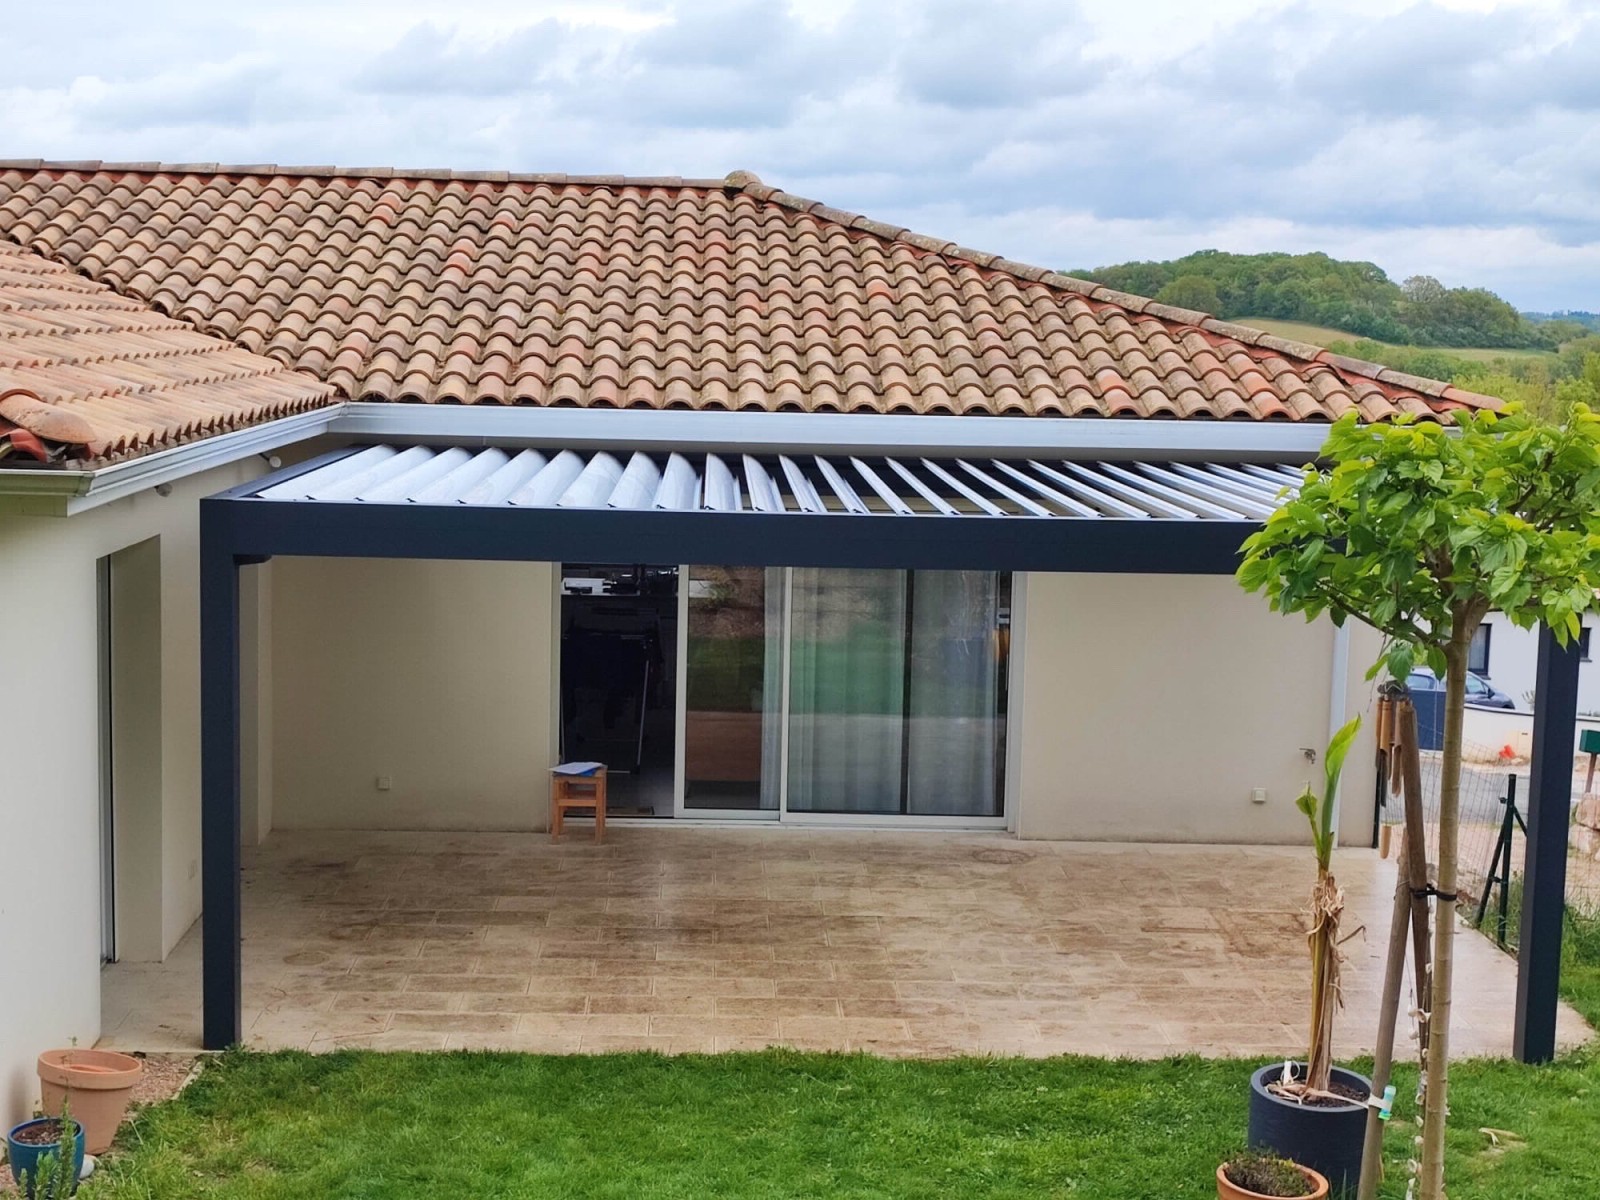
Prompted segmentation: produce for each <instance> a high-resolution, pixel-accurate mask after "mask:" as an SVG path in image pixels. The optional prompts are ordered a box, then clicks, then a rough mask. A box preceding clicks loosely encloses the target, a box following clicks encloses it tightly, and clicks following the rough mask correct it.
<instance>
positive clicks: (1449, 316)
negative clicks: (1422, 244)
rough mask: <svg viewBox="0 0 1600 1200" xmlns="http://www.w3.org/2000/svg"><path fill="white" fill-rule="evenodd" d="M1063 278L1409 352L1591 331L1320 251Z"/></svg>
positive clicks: (1542, 340)
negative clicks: (1324, 328)
mask: <svg viewBox="0 0 1600 1200" xmlns="http://www.w3.org/2000/svg"><path fill="white" fill-rule="evenodd" d="M1069 274H1072V275H1076V276H1078V277H1079V278H1081V279H1091V280H1094V281H1095V282H1096V283H1103V284H1105V285H1106V286H1107V287H1111V288H1116V289H1117V290H1118V291H1124V292H1132V293H1134V294H1136V295H1140V296H1153V297H1155V298H1156V299H1157V300H1160V301H1162V302H1163V303H1165V304H1173V305H1176V306H1178V307H1180V308H1197V309H1200V310H1202V311H1204V312H1208V313H1212V314H1214V315H1215V316H1219V317H1222V318H1224V319H1227V320H1236V319H1239V318H1242V317H1275V318H1277V319H1279V320H1284V321H1305V322H1308V323H1309V324H1313V325H1331V326H1333V327H1334V328H1335V329H1343V330H1347V331H1348V332H1350V333H1352V334H1355V335H1356V336H1358V337H1362V338H1372V339H1375V340H1377V341H1383V342H1398V343H1401V344H1404V345H1411V346H1473V347H1478V346H1487V347H1492V348H1497V349H1507V350H1512V349H1532V350H1554V349H1556V348H1557V347H1559V346H1560V345H1561V344H1562V343H1563V342H1567V341H1570V340H1571V339H1572V338H1573V337H1575V336H1579V335H1582V334H1583V333H1586V332H1589V329H1588V327H1587V326H1586V325H1585V324H1584V323H1583V322H1582V321H1581V320H1576V319H1574V318H1578V317H1581V316H1590V315H1592V314H1575V313H1559V314H1552V319H1550V320H1545V321H1531V320H1529V319H1528V318H1526V317H1524V316H1523V315H1522V314H1521V313H1519V312H1518V311H1517V310H1516V309H1515V308H1513V307H1512V306H1511V305H1510V304H1508V303H1507V302H1506V301H1504V300H1502V299H1501V298H1500V297H1499V296H1497V295H1495V294H1494V293H1493V292H1491V291H1489V290H1488V289H1486V288H1450V287H1445V286H1444V284H1442V283H1440V282H1439V281H1438V280H1437V279H1435V278H1433V277H1432V276H1431V275H1413V276H1412V277H1411V278H1409V279H1407V280H1405V282H1404V283H1395V282H1394V280H1392V279H1390V278H1389V277H1388V276H1387V275H1386V274H1384V272H1383V269H1382V268H1381V267H1378V266H1377V265H1375V264H1373V263H1369V262H1349V261H1345V260H1341V259H1336V258H1330V257H1329V256H1328V255H1326V254H1226V253H1224V252H1222V251H1220V250H1201V251H1199V252H1197V253H1195V254H1190V255H1187V256H1186V257H1184V258H1175V259H1171V260H1168V261H1166V262H1129V263H1119V264H1117V265H1116V266H1110V267H1099V268H1097V269H1095V270H1092V271H1072V272H1069Z"/></svg>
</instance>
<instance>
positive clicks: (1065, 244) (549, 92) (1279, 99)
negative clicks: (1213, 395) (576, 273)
mask: <svg viewBox="0 0 1600 1200" xmlns="http://www.w3.org/2000/svg"><path fill="white" fill-rule="evenodd" d="M11 8H12V11H11V12H10V13H9V14H8V17H7V31H6V34H7V50H8V53H7V55H6V59H7V63H6V73H5V76H4V77H3V78H0V130H3V131H4V133H3V136H0V143H3V144H0V155H5V156H10V157H35V156H36V157H43V158H57V159H77V158H97V159H105V160H122V159H134V160H151V159H154V160H160V161H167V162H188V161H206V162H236V163H257V162H276V163H283V164H305V163H333V164H339V165H345V166H363V165H388V166H411V167H419V166H423V167H437V166H446V167H456V168H461V169H468V168H479V169H495V170H526V171H567V172H570V173H583V172H621V173H626V174H672V175H686V176H721V175H724V174H726V173H727V172H728V171H730V170H733V169H736V168H743V169H747V170H753V171H755V172H756V173H757V174H759V175H760V176H761V177H762V179H763V180H765V181H766V182H768V183H774V184H777V185H779V186H781V187H783V188H785V189H786V190H788V191H791V192H796V193H799V194H801V195H805V196H812V197H815V198H817V199H821V200H824V201H826V202H827V203H829V204H832V205H834V206H836V207H839V208H846V209H854V210H857V211H864V212H867V213H868V214H870V215H872V216H875V217H879V218H881V219H884V220H889V221H894V222H897V223H899V224H904V225H908V226H910V227H911V228H913V229H916V230H918V231H921V232H926V233H932V234H937V235H939V236H941V237H948V238H951V239H953V240H956V241H959V242H962V243H964V244H966V245H970V246H975V247H979V248H981V249H984V250H992V251H996V252H1000V253H1004V254H1006V255H1008V256H1010V257H1012V258H1017V259H1021V260H1024V261H1028V262H1037V263H1043V264H1047V265H1051V266H1058V267H1079V266H1095V265H1100V264H1103V263H1109V262H1116V261H1120V260H1123V259H1127V258H1166V257H1170V256H1173V255H1177V254H1183V253H1187V252H1188V251H1191V250H1196V249H1200V248H1203V247H1217V248H1220V249H1225V250H1238V251H1258V250H1271V249H1282V250H1296V251H1299V250H1318V249H1320V250H1326V251H1328V252H1329V253H1331V254H1335V255H1338V256H1340V257H1349V258H1365V259H1370V260H1372V261H1374V262H1377V263H1378V264H1379V265H1381V266H1382V267H1384V268H1385V269H1386V270H1387V271H1388V272H1389V273H1390V275H1392V276H1394V277H1395V278H1402V277H1404V276H1406V275H1410V274H1415V273H1418V272H1423V273H1428V274H1433V275H1437V276H1438V277H1440V278H1441V279H1443V280H1444V281H1445V282H1446V283H1449V284H1452V285H1457V284H1467V285H1484V286H1489V287H1492V288H1494V289H1496V290H1497V291H1499V292H1501V293H1502V294H1503V295H1505V296H1506V297H1508V298H1509V299H1511V300H1512V301H1513V302H1515V303H1517V304H1518V305H1520V306H1522V307H1524V308H1541V309H1544V308H1588V309H1600V5H1596V4H1595V3H1593V0H1512V2H1495V0H1432V2H1430V3H1419V4H1407V3H1404V2H1403V0H1391V2H1389V3H1384V2H1382V0H1337V2H1335V0H1290V2H1275V0H1204V2H1203V3H1199V2H1196V0H1083V2H1081V3H1075V2H1074V0H855V2H852V0H802V2H799V3H792V4H791V3H786V0H607V2H598V0H597V2H569V3H540V2H539V0H256V2H255V3H250V4H242V5H241V4H227V3H218V2H217V0H205V2H196V0H144V2H142V3H137V4H130V3H126V2H125V0H102V2H100V3H96V4H86V3H82V2H81V0H55V2H53V3H31V4H26V5H24V4H21V3H17V4H13V5H12V6H11Z"/></svg>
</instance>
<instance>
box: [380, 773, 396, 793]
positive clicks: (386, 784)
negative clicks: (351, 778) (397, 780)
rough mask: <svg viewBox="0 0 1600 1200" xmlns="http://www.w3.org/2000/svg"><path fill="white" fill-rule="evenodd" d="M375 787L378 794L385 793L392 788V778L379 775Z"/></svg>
mask: <svg viewBox="0 0 1600 1200" xmlns="http://www.w3.org/2000/svg"><path fill="white" fill-rule="evenodd" d="M377 785H378V790H379V791H380V792H387V791H388V790H389V789H390V788H392V787H394V776H392V775H379V776H378V780H377Z"/></svg>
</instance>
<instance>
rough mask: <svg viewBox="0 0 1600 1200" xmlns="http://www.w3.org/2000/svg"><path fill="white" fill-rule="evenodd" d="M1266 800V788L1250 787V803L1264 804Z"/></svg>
mask: <svg viewBox="0 0 1600 1200" xmlns="http://www.w3.org/2000/svg"><path fill="white" fill-rule="evenodd" d="M1266 802H1267V789H1266V788H1251V789H1250V803H1251V804H1265V803H1266Z"/></svg>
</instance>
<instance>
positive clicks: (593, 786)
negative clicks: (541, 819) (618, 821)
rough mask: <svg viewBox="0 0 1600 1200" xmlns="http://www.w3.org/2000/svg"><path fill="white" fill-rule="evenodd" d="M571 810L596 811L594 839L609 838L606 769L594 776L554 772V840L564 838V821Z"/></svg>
mask: <svg viewBox="0 0 1600 1200" xmlns="http://www.w3.org/2000/svg"><path fill="white" fill-rule="evenodd" d="M569 808H592V809H594V840H595V841H597V842H598V841H602V840H603V839H604V838H605V835H606V769H605V768H604V767H601V768H600V769H599V770H598V771H596V772H595V773H594V774H593V775H558V774H556V773H555V772H553V771H552V772H551V773H550V839H551V840H552V841H557V840H559V839H560V837H561V826H562V819H563V817H564V816H565V815H566V811H567V809H569Z"/></svg>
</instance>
